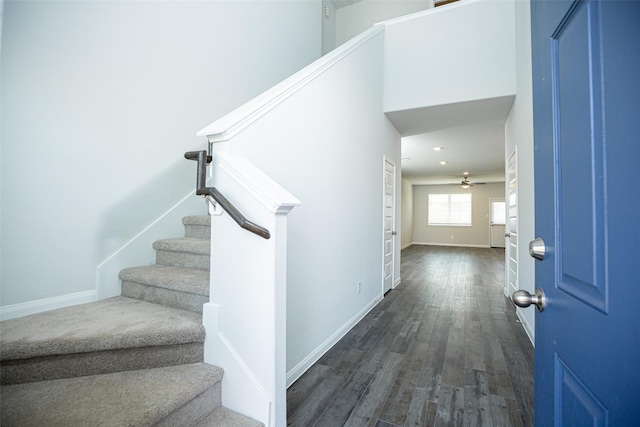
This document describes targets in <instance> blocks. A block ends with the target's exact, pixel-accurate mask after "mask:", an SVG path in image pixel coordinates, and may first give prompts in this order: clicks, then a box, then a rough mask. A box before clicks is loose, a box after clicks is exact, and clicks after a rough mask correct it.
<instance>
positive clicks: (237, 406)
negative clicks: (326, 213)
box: [203, 153, 300, 427]
mask: <svg viewBox="0 0 640 427" xmlns="http://www.w3.org/2000/svg"><path fill="white" fill-rule="evenodd" d="M213 163H214V165H213V186H215V187H216V188H217V189H218V190H220V192H221V193H222V194H223V195H224V196H225V197H226V198H227V199H228V200H229V201H230V202H231V203H232V204H233V205H235V207H236V208H237V209H238V210H239V211H240V212H242V213H243V214H244V216H246V218H247V219H248V220H249V221H252V222H254V223H256V224H258V225H260V226H262V227H265V228H267V229H268V230H269V232H270V233H271V237H270V238H269V239H264V238H262V237H260V236H257V235H255V234H253V233H251V232H249V231H247V230H245V229H242V228H240V227H239V226H238V225H237V224H236V223H235V222H234V221H233V219H232V218H231V217H230V216H229V215H228V214H227V213H225V212H221V211H220V209H219V207H218V209H217V212H216V213H215V214H214V215H212V218H211V279H210V299H209V301H210V302H209V303H207V304H205V306H204V311H203V324H204V326H205V328H206V331H207V335H206V340H205V353H204V354H205V356H204V357H205V362H207V363H210V364H213V365H217V366H220V367H222V368H223V369H224V371H225V373H224V378H223V381H222V404H223V405H224V406H225V407H227V408H229V409H232V410H235V411H237V412H239V413H241V414H244V415H247V416H249V417H252V418H254V419H256V420H258V421H261V422H263V423H264V424H265V425H266V426H268V427H269V426H271V427H276V426H282V425H286V281H287V277H286V275H287V215H288V213H289V212H290V211H291V209H293V207H295V206H297V205H298V204H300V202H299V201H298V200H297V199H296V198H295V197H294V196H292V195H291V194H290V193H289V192H287V191H286V190H284V189H283V188H282V187H280V186H279V185H278V184H276V183H275V182H274V181H273V180H272V179H271V178H269V177H268V176H266V175H265V174H264V173H263V172H262V171H260V170H259V169H257V168H256V167H255V166H254V165H253V164H252V163H250V162H249V161H247V160H246V159H243V158H238V157H233V156H232V155H229V154H227V153H220V154H216V156H215V158H214V161H213Z"/></svg>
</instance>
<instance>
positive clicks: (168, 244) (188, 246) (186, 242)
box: [153, 237, 211, 255]
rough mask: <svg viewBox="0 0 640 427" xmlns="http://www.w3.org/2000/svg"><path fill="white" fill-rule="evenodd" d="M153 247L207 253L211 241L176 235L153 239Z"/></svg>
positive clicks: (162, 249) (164, 249)
mask: <svg viewBox="0 0 640 427" xmlns="http://www.w3.org/2000/svg"><path fill="white" fill-rule="evenodd" d="M153 249H155V250H156V251H171V252H188V253H193V254H199V255H208V254H209V253H210V252H211V242H210V241H209V240H206V239H194V238H192V237H176V238H173V239H162V240H157V241H155V242H154V243H153Z"/></svg>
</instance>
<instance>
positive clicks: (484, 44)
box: [384, 0, 516, 112]
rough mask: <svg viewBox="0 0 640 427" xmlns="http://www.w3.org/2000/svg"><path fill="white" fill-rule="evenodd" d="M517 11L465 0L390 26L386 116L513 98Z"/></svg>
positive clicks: (487, 1)
mask: <svg viewBox="0 0 640 427" xmlns="http://www.w3.org/2000/svg"><path fill="white" fill-rule="evenodd" d="M513 9H514V6H513V1H491V0H482V1H474V0H465V1H461V2H459V3H454V4H450V5H447V6H444V7H437V8H433V9H429V10H427V11H424V12H422V13H421V14H420V15H419V16H420V17H419V18H415V17H414V19H411V20H405V19H402V18H401V19H398V20H396V21H395V22H391V23H388V24H387V30H386V40H385V45H386V49H385V51H386V57H385V82H384V84H385V101H384V103H385V111H386V112H391V111H399V110H408V109H415V108H421V107H428V106H434V105H443V104H452V103H457V102H465V101H470V100H480V99H487V98H498V97H502V96H508V95H513V94H514V93H515V85H516V82H515V72H514V67H515V45H514V43H513V40H514V24H513V13H514V11H513ZM427 52H428V53H427Z"/></svg>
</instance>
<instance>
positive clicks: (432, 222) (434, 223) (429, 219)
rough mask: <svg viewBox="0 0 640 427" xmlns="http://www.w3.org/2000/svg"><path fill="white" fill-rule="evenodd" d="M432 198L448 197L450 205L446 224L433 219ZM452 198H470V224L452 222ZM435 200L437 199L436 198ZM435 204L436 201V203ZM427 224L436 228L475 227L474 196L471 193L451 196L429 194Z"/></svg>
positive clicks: (452, 194)
mask: <svg viewBox="0 0 640 427" xmlns="http://www.w3.org/2000/svg"><path fill="white" fill-rule="evenodd" d="M432 196H438V197H440V198H442V197H443V196H446V197H447V203H448V210H449V212H448V215H447V216H448V221H446V222H439V221H437V219H436V218H432V216H431V214H432ZM452 196H455V197H459V196H465V197H468V198H469V222H468V223H467V222H451V220H452V215H451V214H452V203H451V198H452ZM434 198H435V197H434ZM434 203H435V201H434ZM427 212H428V213H427V224H428V225H429V226H435V227H443V226H444V227H472V226H473V196H472V194H471V193H450V194H443V193H429V195H428V209H427Z"/></svg>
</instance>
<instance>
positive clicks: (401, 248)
mask: <svg viewBox="0 0 640 427" xmlns="http://www.w3.org/2000/svg"><path fill="white" fill-rule="evenodd" d="M411 245H413V243H407V244H406V245H404V246H401V247H400V250H403V249H407V248H408V247H409V246H411Z"/></svg>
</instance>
